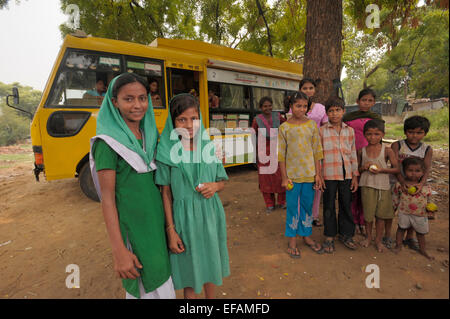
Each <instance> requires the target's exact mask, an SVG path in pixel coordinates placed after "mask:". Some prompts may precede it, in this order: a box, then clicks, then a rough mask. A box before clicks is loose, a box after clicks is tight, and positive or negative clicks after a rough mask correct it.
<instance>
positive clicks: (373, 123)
mask: <svg viewBox="0 0 450 319" xmlns="http://www.w3.org/2000/svg"><path fill="white" fill-rule="evenodd" d="M370 128H376V129H378V130H380V131H381V132H383V133H384V121H383V120H377V119H373V120H370V121H367V122H366V124H364V129H363V133H364V134H365V133H366V132H367V130H368V129H370Z"/></svg>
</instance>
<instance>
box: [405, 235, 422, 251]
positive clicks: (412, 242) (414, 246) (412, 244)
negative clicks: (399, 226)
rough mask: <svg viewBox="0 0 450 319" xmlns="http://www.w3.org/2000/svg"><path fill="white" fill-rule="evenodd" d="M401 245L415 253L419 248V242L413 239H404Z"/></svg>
mask: <svg viewBox="0 0 450 319" xmlns="http://www.w3.org/2000/svg"><path fill="white" fill-rule="evenodd" d="M403 245H405V246H408V247H409V249H412V250H416V251H418V250H419V249H420V248H419V242H418V241H417V239H415V238H408V239H405V240H404V241H403Z"/></svg>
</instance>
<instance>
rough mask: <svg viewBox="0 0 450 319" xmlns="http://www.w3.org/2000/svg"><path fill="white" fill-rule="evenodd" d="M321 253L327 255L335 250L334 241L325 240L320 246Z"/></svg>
mask: <svg viewBox="0 0 450 319" xmlns="http://www.w3.org/2000/svg"><path fill="white" fill-rule="evenodd" d="M322 248H323V251H324V252H326V253H327V254H332V253H334V251H335V250H336V249H335V248H334V240H328V239H327V240H325V241H324V242H323V244H322Z"/></svg>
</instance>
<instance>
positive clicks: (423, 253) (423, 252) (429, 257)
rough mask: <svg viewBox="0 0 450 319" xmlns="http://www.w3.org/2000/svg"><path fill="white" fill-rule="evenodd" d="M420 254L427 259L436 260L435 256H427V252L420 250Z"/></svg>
mask: <svg viewBox="0 0 450 319" xmlns="http://www.w3.org/2000/svg"><path fill="white" fill-rule="evenodd" d="M419 253H420V254H421V255H423V256H425V257H427V258H428V259H429V260H434V257H433V256H430V255H428V254H427V252H426V251H425V250H420V251H419Z"/></svg>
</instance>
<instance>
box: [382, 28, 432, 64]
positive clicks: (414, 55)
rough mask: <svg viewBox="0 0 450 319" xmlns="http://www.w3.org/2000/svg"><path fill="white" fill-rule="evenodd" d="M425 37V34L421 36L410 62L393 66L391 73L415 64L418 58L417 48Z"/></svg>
mask: <svg viewBox="0 0 450 319" xmlns="http://www.w3.org/2000/svg"><path fill="white" fill-rule="evenodd" d="M424 37H425V34H423V35H422V36H421V37H420V40H419V43H417V46H416V48H415V49H414V53H413V55H412V57H411V61H409V63H407V64H403V65H398V66H397V67H395V68H393V69H392V70H389V71H390V72H391V73H395V72H397V70H400V69H402V68H405V69H408V68H410V67H411V66H412V65H413V64H414V60H415V59H416V54H417V50H418V49H419V47H420V44H421V43H422V40H423V39H424ZM408 55H409V54H408Z"/></svg>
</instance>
